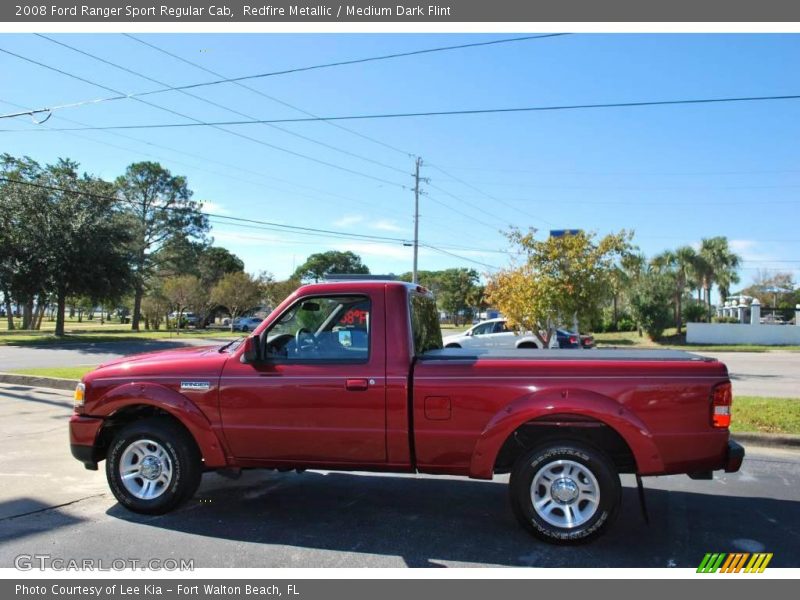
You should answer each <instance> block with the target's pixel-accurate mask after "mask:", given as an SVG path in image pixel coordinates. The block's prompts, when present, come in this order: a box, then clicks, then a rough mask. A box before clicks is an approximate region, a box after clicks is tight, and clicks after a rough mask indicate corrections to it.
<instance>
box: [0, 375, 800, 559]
mask: <svg viewBox="0 0 800 600" xmlns="http://www.w3.org/2000/svg"><path fill="white" fill-rule="evenodd" d="M69 413H70V398H69V394H66V393H64V392H59V391H55V390H52V391H51V390H41V389H40V390H35V389H32V388H26V387H22V386H12V385H0V567H11V566H13V561H14V557H15V556H17V555H19V554H35V553H48V554H50V555H51V556H52V557H58V558H65V559H71V558H83V557H92V558H102V559H103V560H105V561H111V560H112V559H115V558H124V559H129V558H136V559H139V560H144V559H149V558H160V559H165V558H186V559H194V561H195V567H317V566H319V567H361V566H370V567H402V566H413V567H461V566H538V567H555V566H583V567H604V566H617V567H668V566H681V567H695V566H697V565H698V563H699V562H700V560H701V559H702V557H703V555H704V554H705V553H706V552H710V551H715V552H732V551H746V552H754V551H766V552H773V553H774V555H775V556H774V558H773V560H772V563H771V566H775V567H779V566H782V567H790V566H791V567H797V566H800V556H798V554H797V540H798V539H800V453H798V452H789V451H780V450H765V449H755V448H749V449H748V456H747V458H746V460H745V463H744V465H743V468H742V470H741V471H740V472H739V473H736V474H728V475H717V476H716V478H715V480H714V481H692V480H690V479H689V478H688V477H685V476H673V477H663V478H650V479H646V480H645V481H646V487H647V488H648V489H647V502H648V507H649V511H650V518H651V523H650V524H649V525H646V524H645V523H644V521H643V519H642V516H641V513H640V511H639V507H638V501H637V497H636V492H635V488H634V487H632V484H633V482H632V479H631V478H629V477H627V476H626V477H625V481H624V485H625V489H624V504H623V510H622V512H621V515H620V518H619V519H618V521H617V522H616V523H615V525H614V526H613V528H612V530H611V531H609V533H608V534H607V535H606V536H605V537H603V538H602V539H600V540H597V541H596V542H594V543H592V544H589V545H585V546H580V547H573V548H561V547H554V546H550V545H547V544H544V543H542V542H539V541H537V540H535V539H533V538H531V537H530V536H529V535H528V534H527V533H525V532H524V531H522V530H521V529H520V528H519V526H518V525H517V523H516V521H515V520H514V518H513V516H512V515H511V511H510V509H509V507H508V501H507V495H506V486H505V485H504V483H505V480H504V478H500V479H498V480H497V481H493V482H484V481H471V480H465V479H457V478H447V477H438V478H436V477H429V476H399V475H375V474H367V473H330V472H328V473H326V472H319V471H314V472H306V473H303V474H296V473H272V472H257V471H252V472H248V473H246V474H245V475H244V476H243V477H242V478H241V479H239V480H237V481H230V480H227V479H224V478H222V477H219V476H217V475H215V474H207V475H205V476H204V479H203V483H202V485H201V487H200V490H199V491H198V494H197V495H196V497H195V498H194V499H193V500H192V501H191V502H190V503H189V504H188V505H187V506H185V507H184V508H182V509H180V510H178V511H176V512H174V513H171V514H168V515H163V516H159V517H144V516H139V515H135V514H133V513H130V512H127V511H126V510H124V509H123V508H121V507H120V506H118V505H117V503H116V502H115V500H114V498H113V496H112V495H111V494H110V492H109V491H108V489H107V487H106V484H105V480H104V475H103V472H102V470H101V471H99V472H91V471H86V470H84V469H83V467H82V466H81V465H80V464H79V463H78V462H77V461H75V460H74V459H72V457H71V456H70V454H69V450H68V446H67V437H66V419H67V417H68V415H69Z"/></svg>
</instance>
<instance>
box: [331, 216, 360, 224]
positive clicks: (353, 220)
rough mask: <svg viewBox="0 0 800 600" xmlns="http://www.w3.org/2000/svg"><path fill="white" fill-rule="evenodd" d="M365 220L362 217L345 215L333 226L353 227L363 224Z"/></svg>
mask: <svg viewBox="0 0 800 600" xmlns="http://www.w3.org/2000/svg"><path fill="white" fill-rule="evenodd" d="M363 220H364V217H363V216H361V215H344V216H343V217H339V218H338V219H336V220H335V221H334V222H333V224H334V225H335V226H336V227H352V226H353V225H357V224H359V223H361V222H362V221H363Z"/></svg>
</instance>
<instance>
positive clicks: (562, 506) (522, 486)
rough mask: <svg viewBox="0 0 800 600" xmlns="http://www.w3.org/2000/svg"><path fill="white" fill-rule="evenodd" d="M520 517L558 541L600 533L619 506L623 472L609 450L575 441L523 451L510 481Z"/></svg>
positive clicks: (534, 530) (541, 534)
mask: <svg viewBox="0 0 800 600" xmlns="http://www.w3.org/2000/svg"><path fill="white" fill-rule="evenodd" d="M509 492H510V496H511V506H512V509H513V511H514V515H515V516H516V517H517V519H518V520H519V522H520V523H521V524H522V526H523V527H525V528H526V529H527V530H528V531H530V532H531V533H532V534H533V535H535V536H536V537H538V538H540V539H543V540H545V541H547V542H551V543H555V544H574V543H580V542H586V541H589V540H591V539H592V538H595V537H597V536H599V535H600V534H601V533H603V531H605V529H606V528H607V527H608V526H609V525H610V524H611V523H612V522H613V520H614V518H615V517H616V515H617V512H618V511H619V506H620V502H621V498H622V495H621V488H620V482H619V475H618V474H617V472H616V469H615V468H614V465H613V463H612V462H611V460H609V459H608V457H606V456H605V454H603V453H601V452H599V451H597V450H594V449H591V448H589V447H586V446H583V445H580V444H576V443H572V442H566V443H561V444H558V443H553V444H549V445H547V446H541V447H539V448H536V449H534V450H532V451H530V452H528V453H527V454H525V455H523V456H522V457H521V458H520V459H519V460H518V461H517V463H516V464H515V465H514V469H513V471H512V473H511V481H510V485H509Z"/></svg>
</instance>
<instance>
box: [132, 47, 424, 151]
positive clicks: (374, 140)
mask: <svg viewBox="0 0 800 600" xmlns="http://www.w3.org/2000/svg"><path fill="white" fill-rule="evenodd" d="M122 35H124V36H125V37H127V38H130V39H132V40H134V41H136V42H138V43H140V44H143V45H144V46H147V47H148V48H152V49H153V50H155V51H156V52H161V53H162V54H165V55H166V56H170V57H172V58H174V59H175V60H179V61H181V62H182V63H185V64H187V65H190V66H192V67H194V68H196V69H200V70H201V71H204V72H206V73H210V74H211V75H214V76H215V77H226V76H225V75H223V74H222V73H219V72H218V71H213V70H211V69H209V68H207V67H204V66H203V65H200V64H197V63H196V62H192V61H191V60H188V59H186V58H184V57H182V56H179V55H177V54H174V53H172V52H169V51H168V50H165V49H164V48H162V47H160V46H157V45H156V44H153V43H151V42H147V41H145V40H143V39H141V38H138V37H136V36H135V35H131V34H130V33H123V34H122ZM231 83H233V85H235V86H237V87H240V88H242V89H245V90H248V91H250V92H252V93H254V94H257V95H259V96H261V97H262V98H266V99H267V100H271V101H272V102H277V103H278V104H280V105H282V106H286V107H287V108H291V109H292V110H296V111H297V112H299V113H302V114H304V115H306V116H308V117H318V116H319V115H316V114H314V113H312V112H309V111H307V110H305V109H302V108H300V107H299V106H297V105H295V104H290V103H289V102H286V101H285V100H281V99H280V98H276V97H275V96H271V95H270V94H266V93H264V92H262V91H261V90H259V89H256V88H254V87H251V86H249V85H246V84H244V83H242V82H240V81H233V82H231ZM326 122H327V123H328V124H329V125H331V126H332V127H336V128H337V129H340V130H342V131H346V132H348V133H350V134H352V135H355V136H357V137H360V138H361V139H364V140H367V141H369V142H372V143H373V144H377V145H379V146H383V147H384V148H388V149H389V150H393V151H394V152H398V153H399V154H402V155H404V156H406V157H409V156H413V153H411V152H408V151H407V150H402V149H401V148H398V147H397V146H393V145H392V144H388V143H386V142H384V141H381V140H379V139H377V138H374V137H372V136H369V135H366V134H364V133H361V132H360V131H356V130H355V129H350V128H349V127H345V126H344V125H341V124H339V123H333V122H330V121H326ZM284 131H287V130H284Z"/></svg>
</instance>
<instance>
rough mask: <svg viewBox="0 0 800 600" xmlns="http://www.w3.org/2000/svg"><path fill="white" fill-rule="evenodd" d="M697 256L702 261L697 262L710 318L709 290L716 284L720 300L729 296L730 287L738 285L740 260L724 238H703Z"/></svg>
mask: <svg viewBox="0 0 800 600" xmlns="http://www.w3.org/2000/svg"><path fill="white" fill-rule="evenodd" d="M699 255H700V257H701V259H702V260H701V261H698V264H700V265H701V266H702V284H703V290H704V292H705V300H706V307H707V310H708V315H709V318H710V317H711V288H712V287H713V285H714V283H716V284H717V287H718V288H719V295H720V298H722V300H723V301H724V300H725V298H727V297H728V296H729V295H730V286H731V285H732V284H734V283H739V275H738V273H737V269H738V268H739V265H740V264H741V258H740V257H739V256H738V255H737V254H735V253H734V252H731V249H730V248H729V247H728V238H726V237H724V236H717V237H713V238H704V239H703V240H702V242H701V244H700V252H699Z"/></svg>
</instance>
